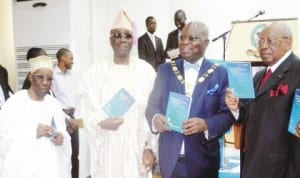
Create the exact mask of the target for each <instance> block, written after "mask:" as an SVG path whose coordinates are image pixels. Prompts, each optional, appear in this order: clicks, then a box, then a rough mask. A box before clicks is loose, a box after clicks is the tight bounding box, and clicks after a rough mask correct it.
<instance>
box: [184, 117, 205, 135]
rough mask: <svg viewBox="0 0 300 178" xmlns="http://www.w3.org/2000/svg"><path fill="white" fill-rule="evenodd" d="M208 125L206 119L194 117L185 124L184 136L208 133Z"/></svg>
mask: <svg viewBox="0 0 300 178" xmlns="http://www.w3.org/2000/svg"><path fill="white" fill-rule="evenodd" d="M207 129H208V128H207V124H206V122H205V120H204V119H201V118H197V117H192V118H190V119H188V120H186V121H184V122H183V134H184V135H192V134H196V133H200V132H204V131H206V130H207Z"/></svg>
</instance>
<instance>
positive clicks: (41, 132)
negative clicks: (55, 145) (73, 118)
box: [36, 124, 52, 138]
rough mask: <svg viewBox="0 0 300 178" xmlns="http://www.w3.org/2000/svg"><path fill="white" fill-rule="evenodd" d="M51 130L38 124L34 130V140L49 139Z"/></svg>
mask: <svg viewBox="0 0 300 178" xmlns="http://www.w3.org/2000/svg"><path fill="white" fill-rule="evenodd" d="M51 133H52V128H51V127H50V126H48V125H44V124H39V125H38V127H37V128H36V138H41V137H50V135H51Z"/></svg>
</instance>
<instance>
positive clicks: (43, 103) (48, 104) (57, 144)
mask: <svg viewBox="0 0 300 178" xmlns="http://www.w3.org/2000/svg"><path fill="white" fill-rule="evenodd" d="M29 63H30V68H31V74H30V75H29V80H30V83H31V87H30V88H29V89H28V90H21V91H19V92H17V93H16V94H15V95H13V96H11V97H10V98H9V99H8V100H7V102H6V103H5V104H4V105H3V107H2V110H1V112H0V159H2V160H3V167H2V168H0V177H3V178H70V177H71V163H70V156H71V145H70V137H69V135H68V133H67V132H66V125H65V116H64V113H63V111H62V108H61V106H60V104H59V103H58V101H56V100H55V99H54V98H53V97H52V96H50V95H48V92H49V90H50V87H51V84H52V80H53V78H52V75H53V74H52V70H53V69H52V68H53V63H52V59H51V58H50V57H47V56H39V57H36V58H32V59H30V60H29Z"/></svg>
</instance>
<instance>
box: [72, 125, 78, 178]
mask: <svg viewBox="0 0 300 178" xmlns="http://www.w3.org/2000/svg"><path fill="white" fill-rule="evenodd" d="M71 145H72V156H71V159H72V178H78V177H79V160H78V154H79V135H78V129H77V130H75V131H74V132H73V133H72V134H71Z"/></svg>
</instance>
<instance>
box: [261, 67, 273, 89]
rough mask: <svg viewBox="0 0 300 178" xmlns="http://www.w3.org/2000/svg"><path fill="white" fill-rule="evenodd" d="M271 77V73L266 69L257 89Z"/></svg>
mask: <svg viewBox="0 0 300 178" xmlns="http://www.w3.org/2000/svg"><path fill="white" fill-rule="evenodd" d="M271 75H272V71H271V69H268V71H267V73H266V74H265V75H264V77H263V79H262V80H261V82H260V85H259V88H261V87H262V86H263V85H264V84H265V83H266V81H267V80H268V79H269V78H270V76H271Z"/></svg>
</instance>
